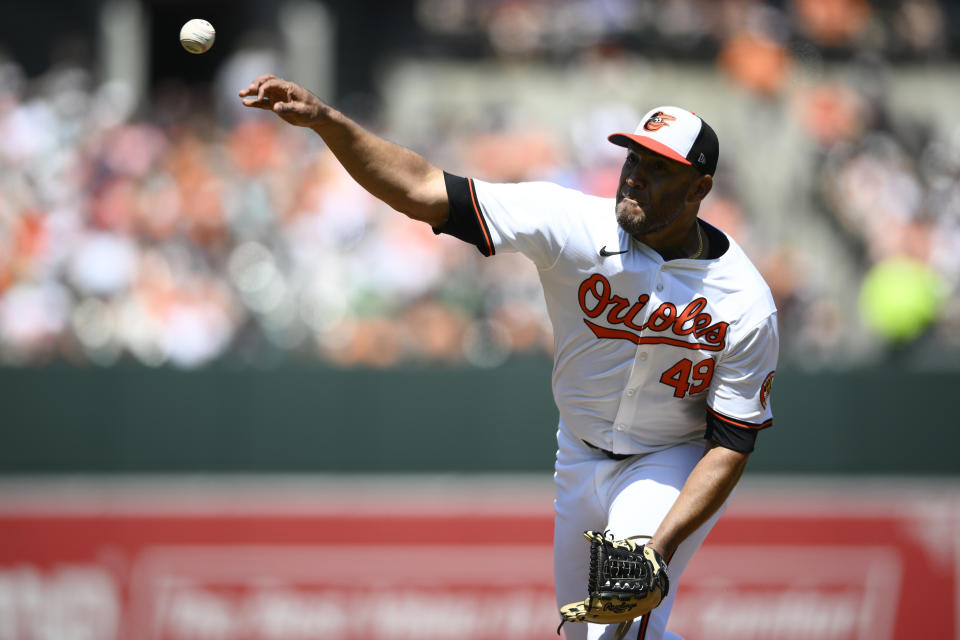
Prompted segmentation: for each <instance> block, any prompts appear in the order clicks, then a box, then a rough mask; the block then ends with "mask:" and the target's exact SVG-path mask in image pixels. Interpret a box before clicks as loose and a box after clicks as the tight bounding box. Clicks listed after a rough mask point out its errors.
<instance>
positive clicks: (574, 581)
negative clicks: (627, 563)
mask: <svg viewBox="0 0 960 640" xmlns="http://www.w3.org/2000/svg"><path fill="white" fill-rule="evenodd" d="M557 442H558V451H557V462H556V472H555V474H554V478H555V480H556V489H557V496H556V500H555V501H554V510H555V520H554V540H553V566H554V581H555V583H556V592H557V606H558V609H559V607H560V606H562V605H565V604H567V603H570V602H574V601H577V600H583V599H584V598H586V597H587V591H586V588H587V575H588V572H589V557H588V553H587V550H588V548H589V547H588V543H587V542H586V540H584V538H583V532H584V531H586V530H591V529H592V530H594V531H605V530H610V532H611V533H612V534H613V536H614V537H615V538H616V539H618V540H619V539H622V538H628V537H630V536H636V535H645V536H652V535H653V533H654V532H655V531H656V530H657V527H658V526H659V525H660V522H661V521H662V520H663V518H664V517H665V516H666V515H667V512H668V511H669V510H670V507H671V506H672V505H673V503H674V501H675V500H676V499H677V496H678V495H679V494H680V489H681V488H682V487H683V484H684V482H685V481H686V479H687V476H688V475H689V474H690V472H691V471H692V470H693V467H694V466H695V465H696V464H697V462H698V461H699V460H700V458H702V457H703V454H704V451H705V450H704V448H703V447H702V446H700V445H698V444H683V445H677V446H675V447H671V448H669V449H665V450H663V451H657V452H654V453H648V454H643V455H639V456H634V457H631V458H628V459H626V460H622V461H617V460H611V459H609V458H607V457H606V456H605V455H604V454H603V453H602V452H600V451H597V450H595V449H591V448H589V447H587V446H586V445H585V444H583V443H582V442H580V441H579V440H574V439H573V438H572V437H571V436H568V435H566V434H565V433H563V431H560V432H558V434H557ZM725 508H726V504H724V505H723V507H721V508H720V510H719V511H718V512H717V513H715V514H714V515H713V516H712V517H711V518H710V519H709V520H708V521H707V522H706V523H704V524H703V526H701V527H700V528H699V529H697V531H695V532H694V533H693V534H692V535H691V536H690V537H689V538H687V539H686V540H684V541H683V543H681V544H680V546H679V547H678V548H677V551H676V553H674V555H673V557H672V558H670V561H669V563H668V566H667V576H668V577H669V578H670V595H669V596H668V597H667V598H666V599H665V600H664V601H663V602H662V603H661V604H660V606H659V607H657V608H656V609H654V610H653V611H652V612H651V613H650V614H649V615H648V616H644V618H638V619H637V620H635V621H634V623H633V626H632V627H631V628H630V631H629V632H628V633H627V635H626V638H629V639H631V640H634V639H636V640H664V639H669V638H675V639H678V640H679V636H676V635H674V634H672V633H669V632H667V631H666V627H667V619H668V618H669V617H670V610H671V608H672V607H673V600H674V597H675V596H676V593H677V586H678V585H679V582H680V576H681V574H682V573H683V570H684V569H685V568H686V566H687V563H688V562H689V561H690V558H691V557H693V554H694V552H696V550H697V549H698V548H699V547H700V545H701V544H702V543H703V540H704V538H706V537H707V534H708V533H709V532H710V529H711V528H712V527H713V525H714V524H715V523H716V521H717V520H718V519H719V517H720V514H721V513H722V512H723V510H724V509H725ZM646 618H649V620H647V619H646ZM616 627H617V625H598V624H587V623H577V622H568V623H566V624H564V625H563V632H564V633H565V634H566V637H567V640H599V639H601V638H602V639H607V638H613V637H614V632H615V630H616Z"/></svg>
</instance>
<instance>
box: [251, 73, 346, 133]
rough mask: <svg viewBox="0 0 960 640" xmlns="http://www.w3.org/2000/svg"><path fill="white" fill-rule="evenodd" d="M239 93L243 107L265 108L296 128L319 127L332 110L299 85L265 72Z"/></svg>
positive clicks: (327, 118)
mask: <svg viewBox="0 0 960 640" xmlns="http://www.w3.org/2000/svg"><path fill="white" fill-rule="evenodd" d="M239 95H240V97H241V98H243V104H244V106H247V107H256V108H258V109H268V110H270V111H273V112H274V113H276V114H277V115H278V116H280V117H281V118H283V119H284V120H286V121H287V122H289V123H290V124H293V125H296V126H298V127H311V128H316V127H318V126H322V125H323V124H325V123H326V122H328V121H329V119H330V114H331V113H332V111H333V110H332V109H331V108H330V107H329V106H328V105H326V104H324V102H323V101H321V100H320V98H318V97H317V96H315V95H313V94H312V93H310V92H309V91H307V90H306V89H304V88H303V87H301V86H300V85H298V84H296V83H294V82H290V81H289V80H284V79H282V78H278V77H277V76H275V75H273V74H269V73H268V74H265V75H262V76H260V77H259V78H257V79H256V80H254V81H253V82H251V83H250V86H249V87H247V88H246V89H243V90H242V91H240V94H239Z"/></svg>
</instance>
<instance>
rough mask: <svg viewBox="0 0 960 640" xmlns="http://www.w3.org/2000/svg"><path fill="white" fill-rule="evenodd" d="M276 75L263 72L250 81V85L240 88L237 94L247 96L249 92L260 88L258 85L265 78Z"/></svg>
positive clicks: (251, 92) (252, 92) (265, 79)
mask: <svg viewBox="0 0 960 640" xmlns="http://www.w3.org/2000/svg"><path fill="white" fill-rule="evenodd" d="M276 77H277V76H275V75H273V74H272V73H265V74H263V75H261V76H257V78H255V79H254V81H253V82H251V83H250V86H249V87H247V88H246V89H241V90H240V93H239V94H238V95H240V97H244V96H249V95H251V94H254V93H256V92H257V91H258V90H259V89H260V85H262V84H263V83H264V82H266V81H267V80H271V79H273V78H276Z"/></svg>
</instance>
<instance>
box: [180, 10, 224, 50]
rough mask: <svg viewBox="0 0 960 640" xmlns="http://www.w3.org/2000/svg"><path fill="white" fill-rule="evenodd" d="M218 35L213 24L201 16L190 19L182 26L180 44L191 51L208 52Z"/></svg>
mask: <svg viewBox="0 0 960 640" xmlns="http://www.w3.org/2000/svg"><path fill="white" fill-rule="evenodd" d="M216 37H217V32H216V30H215V29H214V28H213V25H212V24H210V23H209V22H207V21H206V20H203V19H201V18H193V19H192V20H188V21H187V22H186V24H184V25H183V26H182V27H181V28H180V44H181V45H183V48H184V49H186V50H187V51H189V52H190V53H206V52H207V51H209V50H210V47H212V46H213V41H214V40H215V39H216Z"/></svg>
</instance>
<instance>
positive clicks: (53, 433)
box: [0, 358, 960, 475]
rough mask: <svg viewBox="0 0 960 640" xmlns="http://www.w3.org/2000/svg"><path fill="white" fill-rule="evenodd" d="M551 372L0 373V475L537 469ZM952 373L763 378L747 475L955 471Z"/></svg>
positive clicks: (511, 368) (956, 376) (548, 420)
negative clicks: (762, 426)
mask: <svg viewBox="0 0 960 640" xmlns="http://www.w3.org/2000/svg"><path fill="white" fill-rule="evenodd" d="M549 385H550V363H549V362H547V361H546V360H543V359H539V358H538V359H520V360H515V361H511V362H510V363H508V364H507V365H504V366H502V367H498V368H495V369H487V370H484V369H460V368H417V367H411V368H405V369H401V370H397V369H392V370H390V371H369V370H343V369H332V368H323V367H296V366H286V367H282V368H277V369H272V370H253V369H242V370H241V369H229V368H224V367H213V368H208V369H204V370H200V371H190V372H186V371H175V370H170V369H147V368H139V367H114V368H109V369H101V368H83V369H77V368H69V367H59V366H58V367H46V368H37V369H0V400H2V408H0V420H2V427H0V473H3V474H22V473H31V474H32V473H76V472H98V473H104V472H106V473H111V472H117V473H130V472H231V473H235V472H241V473H245V472H295V473H304V472H321V473H328V472H340V471H351V472H431V473H433V472H450V471H463V472H471V473H472V472H502V471H510V472H515V471H519V472H524V471H534V472H536V471H541V472H543V471H549V470H550V469H551V467H552V463H553V452H554V444H555V427H556V420H557V411H556V408H555V407H554V405H553V400H552V396H551V393H550V386H549ZM958 388H960V373H956V372H954V373H912V374H904V373H902V372H900V371H897V370H893V369H892V368H891V369H882V368H876V369H869V370H857V371H846V372H842V373H841V372H832V373H824V372H819V373H804V372H799V371H781V372H778V374H777V378H776V381H775V383H774V395H773V398H774V410H775V422H774V426H773V428H772V429H769V430H767V431H765V432H764V433H763V434H761V436H760V438H759V443H758V448H757V452H756V453H755V454H754V456H753V458H752V460H751V469H752V470H755V471H763V472H773V473H775V472H785V473H798V472H799V473H909V474H936V475H944V474H955V473H958V472H960V462H958V460H957V453H956V452H957V451H958V450H960V419H958V417H957V410H956V403H955V402H954V400H955V398H954V396H953V394H954V393H957V391H956V389H958Z"/></svg>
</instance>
